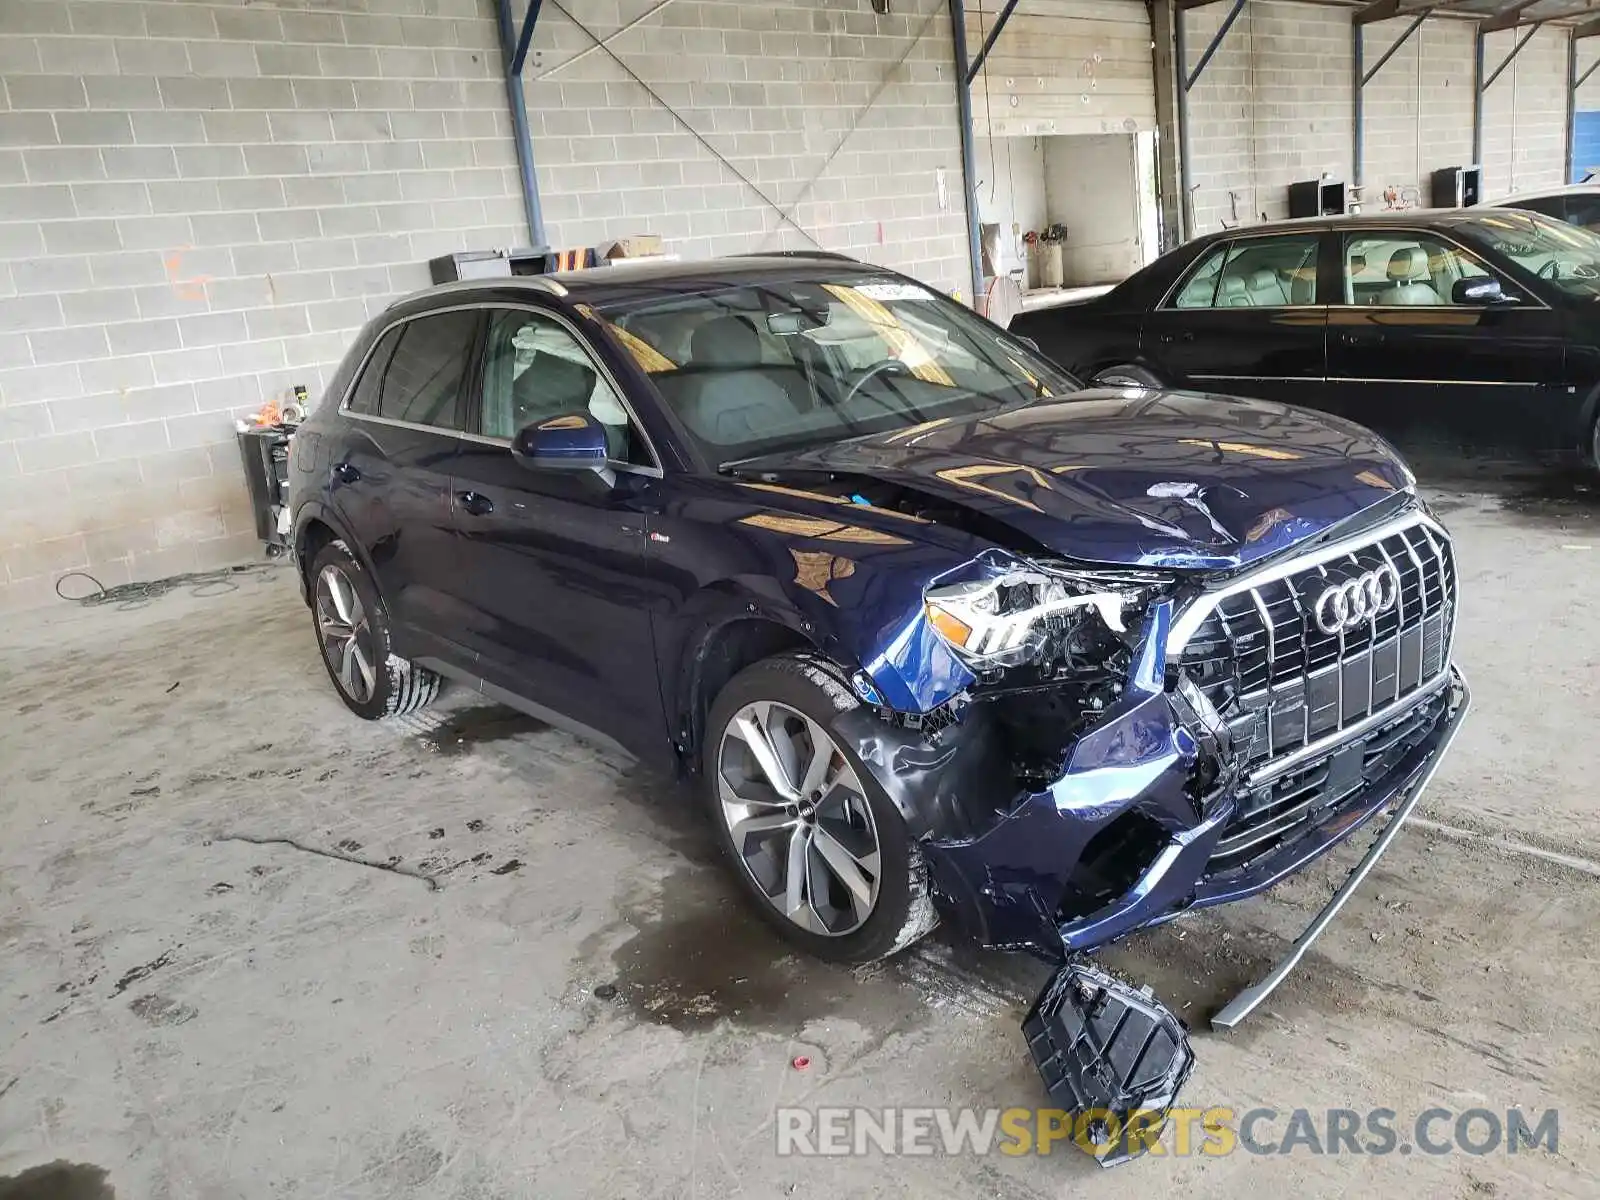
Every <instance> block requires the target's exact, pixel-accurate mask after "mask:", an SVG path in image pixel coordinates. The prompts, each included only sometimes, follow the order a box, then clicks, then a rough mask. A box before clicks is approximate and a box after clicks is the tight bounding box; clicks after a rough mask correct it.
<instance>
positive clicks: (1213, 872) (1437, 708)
mask: <svg viewBox="0 0 1600 1200" xmlns="http://www.w3.org/2000/svg"><path fill="white" fill-rule="evenodd" d="M1467 706H1468V694H1467V689H1466V684H1465V682H1464V681H1463V680H1462V678H1461V676H1460V674H1459V673H1458V672H1457V671H1455V670H1454V669H1453V668H1452V669H1450V670H1449V671H1447V672H1446V673H1445V674H1444V675H1443V676H1442V677H1441V678H1440V680H1439V681H1438V682H1437V683H1436V684H1435V685H1432V686H1430V687H1429V688H1428V689H1426V690H1425V691H1424V692H1422V693H1419V694H1418V695H1416V696H1415V697H1412V698H1411V699H1410V701H1409V702H1408V704H1407V705H1405V706H1404V707H1403V708H1402V709H1401V711H1398V712H1391V713H1386V714H1384V719H1383V720H1382V721H1380V722H1377V723H1374V724H1373V725H1372V726H1370V727H1369V728H1367V729H1364V730H1361V731H1358V732H1354V733H1352V734H1351V735H1350V736H1349V737H1347V738H1345V739H1344V740H1342V741H1340V742H1338V743H1337V744H1336V745H1334V746H1331V747H1328V748H1327V749H1326V751H1325V752H1324V753H1322V754H1321V755H1320V756H1318V757H1316V758H1313V759H1311V760H1309V761H1308V762H1307V763H1305V764H1302V765H1300V766H1298V767H1297V774H1296V777H1295V778H1296V780H1299V779H1303V778H1308V777H1311V776H1313V775H1315V774H1316V773H1321V775H1320V782H1319V784H1318V785H1317V786H1318V787H1320V789H1321V791H1320V793H1314V794H1312V796H1311V799H1310V800H1308V801H1306V802H1303V803H1302V804H1300V805H1298V806H1297V807H1299V808H1300V809H1301V811H1300V812H1298V813H1297V814H1296V815H1295V819H1294V820H1293V822H1292V823H1282V822H1280V823H1279V824H1278V826H1276V827H1273V828H1269V829H1267V830H1266V832H1265V833H1264V835H1263V836H1262V837H1261V838H1260V839H1259V841H1258V842H1257V844H1256V846H1255V847H1249V846H1247V847H1246V850H1247V852H1248V853H1247V856H1245V857H1242V858H1241V857H1239V854H1240V852H1239V851H1238V850H1229V851H1227V852H1226V853H1224V852H1223V851H1222V848H1223V847H1225V846H1228V845H1229V844H1230V843H1231V844H1234V845H1236V844H1237V843H1238V842H1239V841H1240V840H1242V836H1243V835H1241V834H1240V833H1239V832H1238V831H1239V830H1240V829H1241V828H1246V829H1247V828H1248V825H1249V814H1248V812H1246V811H1245V810H1246V809H1247V808H1248V807H1249V805H1250V804H1251V803H1252V795H1251V792H1250V789H1249V787H1248V786H1247V785H1248V784H1249V783H1252V782H1254V781H1245V780H1240V781H1231V780H1230V779H1229V777H1228V776H1227V775H1226V773H1224V774H1223V775H1222V776H1221V781H1220V783H1219V784H1217V785H1215V786H1213V788H1212V790H1211V792H1210V794H1208V795H1207V796H1205V797H1203V798H1197V797H1196V796H1195V794H1194V793H1195V788H1194V786H1193V782H1194V779H1195V776H1196V772H1197V770H1198V768H1199V765H1200V760H1201V758H1202V757H1203V755H1204V754H1205V753H1207V750H1206V749H1205V746H1206V744H1207V742H1208V740H1209V739H1208V738H1207V737H1206V732H1205V730H1204V729H1203V728H1201V727H1199V726H1194V725H1193V723H1192V716H1191V714H1190V713H1188V712H1185V711H1184V710H1185V707H1186V706H1185V705H1184V703H1183V697H1182V694H1181V693H1173V694H1167V693H1165V692H1157V693H1154V694H1147V695H1145V696H1143V697H1142V698H1141V699H1139V700H1138V702H1137V703H1135V704H1134V705H1132V706H1131V707H1130V708H1129V709H1128V711H1126V712H1125V713H1123V714H1121V715H1120V716H1118V717H1116V718H1114V719H1108V720H1107V721H1106V722H1105V723H1103V724H1101V725H1100V726H1098V727H1097V728H1096V729H1094V730H1093V731H1092V732H1091V733H1090V734H1088V735H1087V736H1085V737H1084V738H1083V739H1082V741H1081V742H1080V743H1079V744H1078V746H1077V748H1076V749H1075V751H1074V753H1073V756H1072V759H1071V762H1070V763H1069V767H1068V770H1067V771H1066V773H1065V774H1063V776H1062V777H1061V778H1060V779H1059V780H1058V781H1056V783H1054V784H1053V785H1052V786H1051V787H1050V788H1049V789H1048V790H1046V791H1041V792H1037V793H1034V794H1031V795H1028V796H1026V797H1024V798H1023V799H1022V800H1021V802H1020V803H1018V804H1016V805H1015V806H1014V807H1013V808H1012V809H1011V810H1010V811H1009V812H1007V813H1006V814H1005V815H1003V816H1001V817H999V819H997V820H996V821H995V822H994V823H993V824H992V826H990V827H989V828H988V829H987V830H985V831H983V832H982V833H981V834H979V835H977V836H974V837H969V838H954V839H939V838H932V839H929V840H927V841H925V842H924V843H923V849H924V854H925V856H926V858H927V860H928V863H929V867H930V871H931V872H932V876H933V880H934V884H935V889H936V892H937V894H938V897H939V899H940V900H941V902H942V904H943V905H944V906H945V909H946V912H947V915H949V916H951V917H952V918H953V919H955V920H956V921H957V922H958V923H960V924H961V925H962V926H963V927H965V928H966V929H968V930H969V931H970V932H971V933H972V934H973V935H974V936H975V937H976V938H977V939H978V940H979V941H981V942H982V943H984V944H986V945H990V946H994V947H998V948H1006V949H1024V950H1029V951H1032V952H1034V953H1036V954H1039V955H1041V956H1043V957H1046V958H1050V959H1059V958H1061V957H1064V956H1066V955H1068V954H1072V953H1075V952H1080V951H1086V950H1092V949H1093V948H1095V947H1097V946H1100V945H1103V944H1105V943H1107V942H1110V941H1114V940H1116V939H1117V938H1120V937H1123V936H1125V935H1126V934H1129V933H1132V932H1134V931H1135V930H1138V929H1143V928H1147V927H1149V926H1152V925H1157V924H1161V923H1163V922H1165V921H1168V920H1171V919H1172V918H1174V917H1176V916H1178V915H1179V914H1181V913H1183V912H1185V911H1188V910H1190V909H1194V908H1204V907H1209V906H1211V905H1215V904H1223V903H1227V902H1229V901H1232V900H1238V899H1242V898H1244V897H1246V896H1251V895H1255V894H1256V893H1258V892H1261V891H1263V890H1265V889H1267V888H1269V887H1271V886H1272V885H1273V884H1275V883H1277V882H1279V881H1280V880H1282V879H1283V878H1285V877H1286V876H1288V875H1291V874H1293V873H1294V872H1295V871H1298V870H1300V869H1301V868H1302V867H1304V866H1305V865H1306V864H1307V863H1309V862H1310V861H1311V860H1313V859H1315V858H1317V857H1318V856H1320V855H1322V854H1323V853H1325V852H1326V851H1328V850H1329V849H1331V848H1332V847H1333V846H1334V845H1336V844H1337V843H1338V842H1340V841H1341V840H1343V839H1344V838H1346V837H1348V836H1349V835H1350V834H1352V833H1353V832H1354V831H1356V830H1357V829H1359V828H1361V827H1362V826H1363V825H1365V824H1366V823H1367V822H1369V821H1370V820H1372V819H1373V818H1374V817H1376V816H1377V815H1378V814H1380V813H1382V812H1384V811H1385V810H1388V809H1390V808H1393V807H1394V806H1395V805H1397V804H1399V803H1402V802H1404V801H1408V800H1411V799H1412V798H1414V796H1415V795H1417V794H1420V791H1421V788H1422V786H1423V785H1425V784H1426V782H1427V780H1428V779H1429V778H1430V777H1431V776H1432V774H1433V772H1434V770H1435V769H1436V768H1437V767H1438V764H1439V762H1440V761H1441V759H1442V757H1443V755H1444V752H1445V750H1446V749H1447V748H1448V746H1449V744H1450V742H1451V740H1452V739H1453V738H1454V736H1455V733H1456V730H1457V729H1458V728H1459V727H1460V724H1461V721H1462V720H1463V718H1464V717H1465V715H1466V711H1467ZM1258 791H1259V789H1258ZM1318 800H1321V801H1322V802H1321V803H1317V801H1318Z"/></svg>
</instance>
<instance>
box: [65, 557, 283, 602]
mask: <svg viewBox="0 0 1600 1200" xmlns="http://www.w3.org/2000/svg"><path fill="white" fill-rule="evenodd" d="M281 569H282V568H281V566H279V565H278V564H276V563H271V562H257V563H240V564H238V565H236V566H232V567H222V568H220V569H218V570H215V571H190V572H187V573H185V574H182V575H169V576H167V577H166V578H165V579H150V580H141V581H139V582H136V583H119V584H115V585H114V586H112V587H107V586H106V585H105V584H103V583H101V582H100V581H99V580H98V579H96V578H95V577H94V576H93V575H91V574H89V572H87V571H68V572H67V573H66V574H65V575H63V576H61V578H59V579H57V580H56V595H57V596H60V597H61V599H63V600H71V601H75V602H77V603H78V604H82V605H84V606H85V607H89V606H94V605H101V604H114V605H116V606H117V607H118V608H120V609H129V608H142V607H143V606H144V605H146V604H149V603H150V602H151V601H152V600H158V599H160V598H161V597H162V596H165V595H167V594H168V593H170V592H175V591H179V590H180V589H183V588H187V589H189V594H190V595H191V596H222V595H226V594H227V593H228V592H236V591H238V590H239V582H240V580H241V579H243V578H252V579H265V578H266V577H267V575H268V574H269V573H273V572H276V571H279V570H281ZM69 579H82V580H87V581H88V583H89V584H90V585H91V587H92V588H93V590H92V591H89V592H86V593H84V594H83V595H81V596H79V595H68V594H67V591H66V589H65V588H64V587H63V586H62V585H63V584H65V583H66V582H67V581H68V580H69ZM74 590H76V589H74Z"/></svg>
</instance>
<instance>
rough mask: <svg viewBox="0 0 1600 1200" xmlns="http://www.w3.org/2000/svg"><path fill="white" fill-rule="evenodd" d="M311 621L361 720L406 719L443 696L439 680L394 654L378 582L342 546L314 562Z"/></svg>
mask: <svg viewBox="0 0 1600 1200" xmlns="http://www.w3.org/2000/svg"><path fill="white" fill-rule="evenodd" d="M311 619H312V622H313V623H314V625H315V628H316V631H317V645H318V647H319V648H320V649H321V651H322V665H323V666H325V667H326V668H327V669H328V678H329V679H331V680H332V681H333V686H334V690H335V691H337V692H338V693H339V699H341V700H343V701H344V702H345V707H347V708H348V709H349V710H350V711H351V712H353V713H355V714H356V716H358V717H361V718H363V719H365V720H368V721H382V720H385V719H387V718H389V717H398V716H403V715H404V714H406V713H411V712H416V711H417V709H419V708H422V707H423V706H424V705H426V704H429V703H431V702H432V701H433V700H434V698H435V697H436V696H438V694H439V685H440V680H439V677H438V676H437V675H435V674H434V673H433V672H432V671H430V670H428V669H427V668H426V667H419V666H417V665H416V664H415V663H413V662H408V661H407V660H405V659H403V658H400V657H399V656H397V655H396V654H395V653H394V650H393V648H392V646H391V643H390V637H389V616H388V613H387V612H386V611H385V610H384V607H383V601H382V600H381V599H380V598H379V596H378V589H377V587H376V586H375V585H374V584H373V582H372V576H370V575H369V574H367V569H366V568H365V567H364V566H362V565H361V562H360V560H359V559H357V558H356V556H355V555H354V554H352V553H351V552H350V547H349V546H347V545H345V544H344V543H343V542H342V541H332V542H329V543H328V544H327V545H326V546H324V547H323V548H322V549H321V551H319V552H318V554H317V556H316V558H315V559H313V560H312V563H311Z"/></svg>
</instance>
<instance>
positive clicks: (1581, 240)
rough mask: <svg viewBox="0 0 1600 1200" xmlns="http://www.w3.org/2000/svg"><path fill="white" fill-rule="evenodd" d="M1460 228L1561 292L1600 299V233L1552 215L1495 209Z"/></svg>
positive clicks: (1458, 227) (1474, 239)
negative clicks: (1556, 218) (1555, 218)
mask: <svg viewBox="0 0 1600 1200" xmlns="http://www.w3.org/2000/svg"><path fill="white" fill-rule="evenodd" d="M1456 228H1457V229H1458V230H1459V231H1460V232H1461V233H1464V234H1466V235H1467V236H1468V237H1470V238H1471V239H1472V240H1473V241H1475V242H1477V243H1479V244H1480V245H1482V246H1484V247H1486V248H1487V249H1489V250H1490V251H1492V252H1493V253H1494V254H1496V255H1499V256H1501V257H1504V258H1509V259H1511V260H1512V261H1513V262H1515V263H1516V264H1517V265H1518V266H1520V267H1522V268H1523V269H1524V270H1527V271H1532V272H1533V273H1534V274H1535V275H1537V276H1539V278H1540V279H1543V280H1544V281H1545V282H1547V283H1549V284H1551V285H1552V286H1553V287H1555V288H1556V289H1558V290H1559V291H1562V292H1565V293H1566V294H1568V295H1570V296H1579V297H1583V298H1585V299H1594V298H1596V297H1600V235H1596V234H1594V233H1592V232H1590V231H1589V230H1587V229H1582V228H1580V227H1578V226H1576V225H1568V224H1567V223H1566V222H1565V221H1557V220H1554V219H1553V218H1550V217H1542V216H1537V215H1535V214H1533V213H1526V212H1512V211H1505V210H1494V209H1488V210H1485V211H1484V212H1483V214H1482V215H1481V216H1477V217H1474V218H1473V219H1472V220H1471V221H1467V222H1465V223H1464V224H1462V225H1459V226H1457V227H1456Z"/></svg>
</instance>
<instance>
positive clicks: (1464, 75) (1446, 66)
mask: <svg viewBox="0 0 1600 1200" xmlns="http://www.w3.org/2000/svg"><path fill="white" fill-rule="evenodd" d="M1410 24H1411V18H1410V17H1402V18H1399V19H1397V20H1393V21H1380V22H1377V23H1375V24H1372V25H1369V26H1367V28H1366V32H1365V35H1364V36H1365V42H1364V43H1363V45H1364V52H1365V55H1366V64H1367V69H1368V70H1371V69H1372V67H1373V65H1374V64H1376V63H1377V61H1378V59H1379V58H1380V57H1382V55H1383V53H1384V52H1385V51H1386V50H1388V48H1389V47H1390V46H1392V45H1394V43H1395V39H1396V38H1398V37H1399V36H1400V35H1401V34H1402V33H1403V32H1405V30H1406V27H1407V26H1408V25H1410ZM1474 32H1475V26H1474V25H1473V24H1472V22H1470V21H1424V22H1423V23H1422V27H1421V28H1419V29H1418V30H1417V31H1416V32H1415V33H1414V34H1412V35H1411V37H1410V39H1409V40H1408V41H1407V42H1406V44H1405V45H1403V46H1401V47H1400V49H1399V50H1398V51H1396V53H1395V56H1394V57H1393V58H1391V59H1390V60H1389V61H1388V62H1387V63H1385V64H1384V67H1383V69H1382V70H1381V71H1379V72H1378V73H1377V74H1376V75H1374V76H1373V78H1372V82H1371V83H1369V84H1367V88H1366V113H1367V117H1366V153H1365V156H1364V157H1365V159H1366V162H1365V171H1364V178H1365V183H1366V187H1365V194H1366V198H1367V207H1368V209H1369V210H1372V209H1378V208H1382V207H1383V204H1384V200H1383V193H1384V190H1385V189H1386V188H1391V187H1392V188H1395V189H1396V190H1397V191H1399V192H1400V194H1401V199H1402V201H1403V202H1405V203H1408V204H1412V205H1427V204H1430V203H1431V200H1430V188H1429V179H1430V177H1431V173H1432V172H1433V171H1434V170H1435V169H1436V168H1439V167H1453V166H1469V165H1471V163H1472V84H1473V75H1472V71H1473V67H1472V55H1473V43H1474V40H1475V39H1474V36H1473V35H1474Z"/></svg>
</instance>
